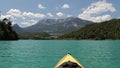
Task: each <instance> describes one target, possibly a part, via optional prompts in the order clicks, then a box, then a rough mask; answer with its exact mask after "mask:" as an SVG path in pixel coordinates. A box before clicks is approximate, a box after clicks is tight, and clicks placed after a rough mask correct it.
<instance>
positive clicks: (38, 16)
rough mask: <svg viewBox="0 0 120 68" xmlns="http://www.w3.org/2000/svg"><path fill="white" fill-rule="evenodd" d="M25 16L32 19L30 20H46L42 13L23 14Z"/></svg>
mask: <svg viewBox="0 0 120 68" xmlns="http://www.w3.org/2000/svg"><path fill="white" fill-rule="evenodd" d="M23 16H26V17H30V18H44V17H45V15H44V14H40V13H32V12H23Z"/></svg>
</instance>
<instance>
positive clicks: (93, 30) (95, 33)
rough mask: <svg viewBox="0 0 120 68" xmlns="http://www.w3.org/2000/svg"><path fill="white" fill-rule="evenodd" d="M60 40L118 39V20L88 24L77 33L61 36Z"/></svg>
mask: <svg viewBox="0 0 120 68" xmlns="http://www.w3.org/2000/svg"><path fill="white" fill-rule="evenodd" d="M60 39H95V40H104V39H120V19H112V20H110V21H105V22H102V23H94V24H89V25H86V26H85V27H83V28H81V29H79V30H78V31H73V32H71V33H68V34H65V35H63V36H62V37H60Z"/></svg>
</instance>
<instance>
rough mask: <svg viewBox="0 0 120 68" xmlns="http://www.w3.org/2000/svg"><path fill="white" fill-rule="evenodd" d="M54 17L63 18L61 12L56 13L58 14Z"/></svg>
mask: <svg viewBox="0 0 120 68" xmlns="http://www.w3.org/2000/svg"><path fill="white" fill-rule="evenodd" d="M56 15H57V16H59V17H61V16H63V15H64V14H63V13H62V12H58V13H56Z"/></svg>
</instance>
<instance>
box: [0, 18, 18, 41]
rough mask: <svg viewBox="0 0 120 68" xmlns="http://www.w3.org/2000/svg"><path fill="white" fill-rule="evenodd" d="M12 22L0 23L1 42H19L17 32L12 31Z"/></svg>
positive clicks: (2, 21) (3, 21)
mask: <svg viewBox="0 0 120 68" xmlns="http://www.w3.org/2000/svg"><path fill="white" fill-rule="evenodd" d="M11 25H12V24H11V21H9V20H8V19H6V18H5V19H3V20H1V21H0V40H17V39H18V36H17V34H16V32H15V31H13V30H12V27H11Z"/></svg>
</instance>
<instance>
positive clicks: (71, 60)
mask: <svg viewBox="0 0 120 68" xmlns="http://www.w3.org/2000/svg"><path fill="white" fill-rule="evenodd" d="M72 63H73V64H74V65H72V66H75V65H76V64H77V65H78V66H79V67H77V68H84V67H83V65H82V64H80V63H79V62H78V61H77V60H76V59H75V58H74V57H72V56H71V54H67V55H65V56H64V57H63V58H62V59H61V60H60V61H59V62H58V63H57V65H56V66H55V68H64V67H61V66H62V65H64V66H68V65H69V64H72ZM65 64H66V65H65ZM70 68H71V67H70ZM74 68H75V67H74Z"/></svg>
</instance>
